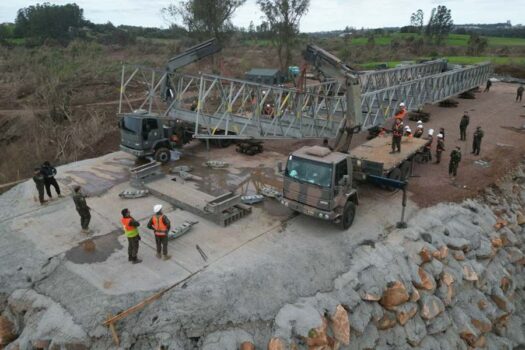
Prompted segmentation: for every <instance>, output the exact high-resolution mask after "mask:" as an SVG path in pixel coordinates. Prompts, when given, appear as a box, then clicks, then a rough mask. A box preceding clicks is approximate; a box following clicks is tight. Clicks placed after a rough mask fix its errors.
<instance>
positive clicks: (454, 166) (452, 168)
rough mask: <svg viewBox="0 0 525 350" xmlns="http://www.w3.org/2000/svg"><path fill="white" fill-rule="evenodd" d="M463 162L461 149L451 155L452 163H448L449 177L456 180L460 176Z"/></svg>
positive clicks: (457, 148)
mask: <svg viewBox="0 0 525 350" xmlns="http://www.w3.org/2000/svg"><path fill="white" fill-rule="evenodd" d="M460 161H461V148H460V147H459V146H456V148H455V149H454V150H453V151H452V152H451V153H450V162H449V163H448V175H449V176H450V177H452V179H453V180H454V179H455V178H456V176H457V174H458V167H459V162H460Z"/></svg>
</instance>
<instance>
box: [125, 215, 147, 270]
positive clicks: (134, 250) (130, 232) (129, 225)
mask: <svg viewBox="0 0 525 350" xmlns="http://www.w3.org/2000/svg"><path fill="white" fill-rule="evenodd" d="M121 214H122V219H121V220H120V222H121V223H122V227H123V228H124V234H125V235H126V237H127V239H128V261H131V263H133V264H138V263H141V262H142V260H140V259H139V258H138V257H137V254H138V252H139V241H140V235H139V229H138V227H139V226H140V223H139V222H138V221H136V220H135V219H133V217H132V216H131V213H130V212H129V209H128V208H124V209H122V211H121Z"/></svg>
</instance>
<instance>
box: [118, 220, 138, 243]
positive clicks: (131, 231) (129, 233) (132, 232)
mask: <svg viewBox="0 0 525 350" xmlns="http://www.w3.org/2000/svg"><path fill="white" fill-rule="evenodd" d="M131 220H133V218H122V220H121V222H122V227H123V229H124V234H125V235H126V237H128V238H133V237H135V236H137V235H138V234H139V230H138V229H137V228H136V227H134V226H130V225H129V224H130V223H131Z"/></svg>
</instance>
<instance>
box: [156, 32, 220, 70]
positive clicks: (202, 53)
mask: <svg viewBox="0 0 525 350" xmlns="http://www.w3.org/2000/svg"><path fill="white" fill-rule="evenodd" d="M219 51H221V47H220V46H219V44H218V42H217V39H215V38H213V39H209V40H206V41H204V42H202V43H200V44H197V45H195V46H193V47H190V48H189V49H187V50H185V51H184V52H183V53H181V54H178V55H177V56H175V57H172V58H170V60H169V61H168V63H167V64H166V70H167V71H168V72H170V73H173V72H175V71H176V70H177V69H179V68H182V67H184V66H187V65H188V64H191V63H193V62H196V61H198V60H200V59H203V58H205V57H208V56H211V55H213V54H214V53H217V52H219Z"/></svg>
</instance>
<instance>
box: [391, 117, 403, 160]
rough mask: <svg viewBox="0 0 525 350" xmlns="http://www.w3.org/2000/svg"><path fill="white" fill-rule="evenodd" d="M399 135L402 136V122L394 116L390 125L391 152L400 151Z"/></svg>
mask: <svg viewBox="0 0 525 350" xmlns="http://www.w3.org/2000/svg"><path fill="white" fill-rule="evenodd" d="M401 137H403V122H402V121H401V119H400V118H396V120H395V121H394V125H393V126H392V152H390V153H395V152H401Z"/></svg>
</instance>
